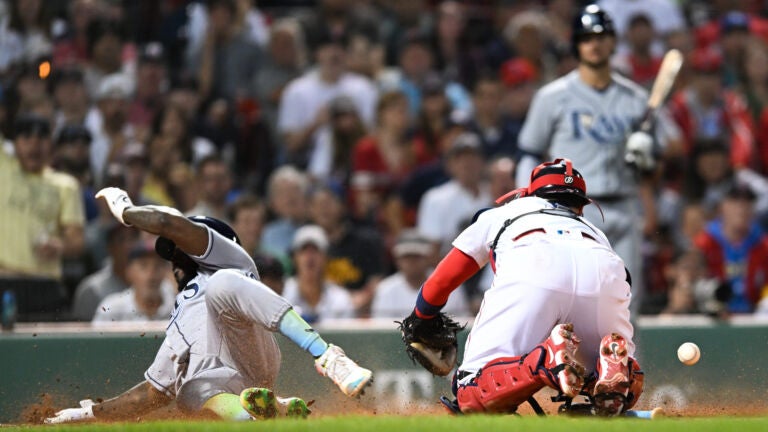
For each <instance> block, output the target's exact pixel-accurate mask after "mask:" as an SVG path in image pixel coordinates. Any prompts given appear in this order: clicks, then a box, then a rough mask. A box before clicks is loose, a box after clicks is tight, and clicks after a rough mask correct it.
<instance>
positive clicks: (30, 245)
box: [0, 150, 85, 279]
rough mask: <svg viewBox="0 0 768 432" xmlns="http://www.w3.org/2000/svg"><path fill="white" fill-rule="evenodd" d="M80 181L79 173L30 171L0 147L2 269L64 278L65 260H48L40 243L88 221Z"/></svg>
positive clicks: (49, 169)
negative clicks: (36, 249) (37, 250)
mask: <svg viewBox="0 0 768 432" xmlns="http://www.w3.org/2000/svg"><path fill="white" fill-rule="evenodd" d="M84 224H85V215H84V210H83V197H82V195H81V193H80V185H79V184H78V183H77V180H75V178H74V177H72V176H70V175H68V174H64V173H60V172H57V171H54V170H53V169H51V168H45V169H44V170H43V171H42V172H41V173H38V174H30V173H26V172H24V171H23V170H22V169H21V166H20V165H19V162H18V160H16V158H15V157H12V156H10V155H8V154H6V153H5V152H4V151H2V150H0V272H5V273H13V274H23V275H30V276H41V277H51V278H56V279H58V278H60V277H61V260H60V259H53V260H42V259H39V258H38V257H37V256H36V255H35V252H34V247H35V244H36V242H40V241H43V240H44V239H45V237H46V236H60V235H61V233H60V231H61V227H62V226H83V225H84Z"/></svg>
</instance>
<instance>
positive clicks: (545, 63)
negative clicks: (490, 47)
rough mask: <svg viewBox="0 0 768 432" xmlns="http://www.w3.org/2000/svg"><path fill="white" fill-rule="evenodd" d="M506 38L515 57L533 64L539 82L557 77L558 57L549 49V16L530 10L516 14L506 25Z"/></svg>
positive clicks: (550, 37) (550, 36)
mask: <svg viewBox="0 0 768 432" xmlns="http://www.w3.org/2000/svg"><path fill="white" fill-rule="evenodd" d="M503 34H504V38H505V40H506V43H507V44H508V45H509V46H510V48H511V51H512V52H513V53H514V55H515V58H519V59H522V60H525V61H527V62H528V63H529V64H530V65H531V66H533V68H534V71H535V76H536V77H537V78H538V80H539V83H546V82H549V81H552V80H553V79H555V78H557V69H558V68H557V60H558V59H557V58H556V57H555V56H554V55H553V53H552V52H551V51H550V50H549V49H548V46H550V45H551V44H550V42H551V39H552V35H551V32H550V30H549V22H548V21H547V16H546V15H545V14H544V13H543V12H539V11H534V10H529V11H524V12H520V13H518V14H516V15H515V16H513V17H512V18H511V19H510V20H509V23H508V24H507V25H506V27H504V33H503Z"/></svg>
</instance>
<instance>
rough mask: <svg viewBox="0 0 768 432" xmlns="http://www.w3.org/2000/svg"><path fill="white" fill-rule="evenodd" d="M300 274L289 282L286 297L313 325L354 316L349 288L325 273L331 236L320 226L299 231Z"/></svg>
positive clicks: (293, 246)
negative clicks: (329, 278) (341, 285)
mask: <svg viewBox="0 0 768 432" xmlns="http://www.w3.org/2000/svg"><path fill="white" fill-rule="evenodd" d="M291 250H292V254H293V261H294V266H295V268H296V275H295V276H293V277H291V278H288V280H286V281H285V287H284V290H283V297H285V299H286V300H288V302H289V303H291V304H292V305H293V307H294V309H295V310H296V312H298V313H299V315H301V317H302V318H304V320H305V321H306V322H308V323H310V324H312V323H317V322H320V321H326V320H328V319H332V318H352V317H354V312H355V308H354V306H353V304H352V298H351V297H350V295H349V293H347V291H346V290H345V289H344V288H342V287H340V286H339V285H336V284H335V283H333V282H331V281H330V280H328V279H327V278H326V276H325V266H326V252H327V250H328V239H327V238H326V236H325V233H324V232H323V229H322V228H320V227H319V226H317V225H305V226H303V227H301V228H299V229H298V230H297V231H296V235H295V236H294V237H293V241H292V244H291Z"/></svg>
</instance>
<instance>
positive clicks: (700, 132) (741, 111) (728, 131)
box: [669, 50, 755, 167]
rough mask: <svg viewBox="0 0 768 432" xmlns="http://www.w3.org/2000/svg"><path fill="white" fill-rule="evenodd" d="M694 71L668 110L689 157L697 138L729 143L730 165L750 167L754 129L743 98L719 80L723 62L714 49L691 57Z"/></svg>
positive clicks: (695, 52)
mask: <svg viewBox="0 0 768 432" xmlns="http://www.w3.org/2000/svg"><path fill="white" fill-rule="evenodd" d="M689 64H690V66H691V68H692V69H693V77H692V80H691V83H690V85H689V86H688V87H687V88H685V89H683V90H681V91H679V92H677V93H676V94H674V95H673V96H672V99H671V100H670V103H669V107H670V112H671V113H672V116H673V117H674V119H675V122H676V123H677V124H678V125H679V126H680V129H681V130H682V133H683V137H684V140H685V144H684V147H685V150H686V152H687V153H689V154H690V152H691V151H692V147H693V142H694V140H696V139H697V138H709V139H713V138H714V139H721V140H724V142H728V143H730V144H729V147H730V153H731V164H733V166H734V167H747V166H750V165H751V164H752V163H753V160H752V159H753V155H754V146H755V144H754V127H753V124H752V118H751V116H750V115H749V111H747V107H746V103H745V102H744V100H743V99H742V98H741V96H740V95H739V94H737V93H735V92H732V91H730V90H725V89H723V87H722V85H721V83H720V81H721V77H720V72H721V65H722V59H721V58H720V55H719V54H718V53H717V52H714V51H712V50H697V51H694V52H693V53H692V54H691V57H690V61H689Z"/></svg>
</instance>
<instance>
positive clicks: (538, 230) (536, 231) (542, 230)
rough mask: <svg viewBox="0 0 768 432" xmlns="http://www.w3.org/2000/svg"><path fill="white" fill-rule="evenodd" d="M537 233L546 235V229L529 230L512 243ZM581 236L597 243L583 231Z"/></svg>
mask: <svg viewBox="0 0 768 432" xmlns="http://www.w3.org/2000/svg"><path fill="white" fill-rule="evenodd" d="M536 233H546V231H544V228H535V229H532V230H528V231H526V232H524V233H522V234H518V236H517V237H515V238H513V239H512V241H518V240H520V239H521V238H523V237H525V236H527V235H530V234H536ZM581 235H582V237H584V238H585V239H588V240H592V241H597V240H596V239H595V238H594V237H592V236H591V235H589V234H587V233H585V232H583V231H582V233H581Z"/></svg>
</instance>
